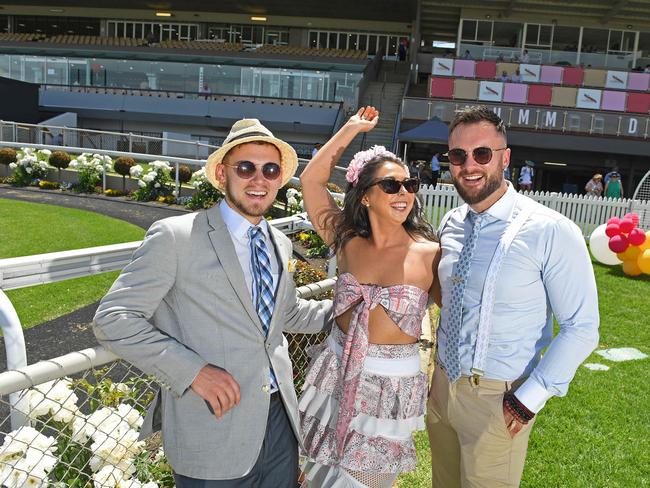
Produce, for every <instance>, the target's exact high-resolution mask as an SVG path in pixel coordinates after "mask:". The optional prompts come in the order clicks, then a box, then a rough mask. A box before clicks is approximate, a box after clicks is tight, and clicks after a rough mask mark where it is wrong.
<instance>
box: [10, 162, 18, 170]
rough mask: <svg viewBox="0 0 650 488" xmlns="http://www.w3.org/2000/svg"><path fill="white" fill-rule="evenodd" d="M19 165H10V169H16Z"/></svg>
mask: <svg viewBox="0 0 650 488" xmlns="http://www.w3.org/2000/svg"><path fill="white" fill-rule="evenodd" d="M17 167H18V165H17V164H16V163H9V169H16V168H17Z"/></svg>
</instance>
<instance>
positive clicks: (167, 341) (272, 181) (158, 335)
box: [94, 119, 332, 488]
mask: <svg viewBox="0 0 650 488" xmlns="http://www.w3.org/2000/svg"><path fill="white" fill-rule="evenodd" d="M296 167H297V156H296V152H295V151H294V150H293V148H292V147H291V146H290V145H289V144H287V143H286V142H284V141H281V140H279V139H277V138H275V137H274V136H273V134H272V133H271V132H270V131H269V130H268V129H267V128H266V127H264V126H263V125H262V124H261V123H260V122H259V121H258V120H257V119H243V120H240V121H238V122H236V123H235V124H234V125H233V127H232V129H231V131H230V134H228V137H227V138H226V140H225V141H224V145H223V146H222V147H221V148H220V149H218V150H217V151H215V152H214V153H213V154H212V155H210V157H209V158H208V162H207V164H206V168H205V171H206V176H207V178H208V179H209V181H210V182H211V183H212V184H213V185H214V186H215V187H216V188H217V189H219V190H221V191H222V192H224V194H225V198H224V199H223V200H222V201H221V203H220V204H219V205H218V206H215V207H213V208H211V209H209V210H207V211H201V212H197V213H192V214H186V215H183V216H179V217H172V218H168V219H164V220H161V221H158V222H156V223H154V224H153V225H152V226H151V228H150V229H149V231H148V232H147V234H146V236H145V239H144V242H143V244H142V246H141V247H140V248H139V249H138V250H137V251H135V253H134V255H133V259H132V261H131V263H130V264H128V265H127V266H126V267H125V268H124V270H123V271H122V274H121V275H120V276H119V278H118V279H117V281H116V282H115V283H114V284H113V286H112V288H111V289H110V290H109V292H108V294H107V295H106V296H105V297H104V299H103V300H102V301H101V303H100V305H99V309H98V310H97V313H96V315H95V324H94V330H95V334H96V336H97V338H98V340H99V342H100V343H101V344H102V345H104V346H106V347H107V348H108V349H110V350H111V351H113V352H114V353H115V354H117V355H119V356H121V357H123V358H125V359H127V360H128V361H131V362H132V363H133V364H134V365H136V366H137V367H138V368H140V369H142V371H144V372H146V373H148V374H152V375H154V376H155V377H156V378H157V379H158V381H159V383H160V384H161V386H162V388H161V394H160V395H159V398H157V399H156V400H155V401H154V403H153V406H152V407H151V408H150V413H149V415H148V418H147V421H146V422H145V423H152V422H153V421H154V420H153V419H154V417H155V416H156V415H155V414H154V413H159V412H160V413H161V414H162V419H161V421H162V432H163V442H164V450H165V454H166V456H167V458H168V460H169V462H170V464H171V466H172V468H173V469H174V474H175V479H176V486H178V487H181V488H183V487H199V486H200V487H204V488H208V487H211V488H223V487H235V486H236V487H269V488H270V487H273V488H276V487H287V488H289V487H291V488H294V487H295V486H296V481H297V479H298V442H299V441H298V439H299V438H300V436H299V434H298V428H297V425H298V419H297V412H298V407H297V400H296V395H295V392H294V386H293V373H292V368H291V362H290V360H289V354H288V345H287V341H286V339H285V338H284V336H283V335H282V331H283V330H285V331H291V332H308V333H315V332H320V331H321V330H323V329H325V328H327V327H328V326H329V325H330V323H331V320H332V316H331V301H329V300H326V301H322V302H318V301H307V300H302V299H298V298H297V296H296V292H295V288H294V285H293V280H292V276H291V271H292V269H290V267H291V266H290V264H291V263H292V261H291V260H290V257H291V253H292V246H291V242H290V241H289V239H288V238H287V237H286V236H284V234H282V233H281V232H279V231H278V230H276V229H274V228H273V227H271V226H270V225H268V223H267V222H266V220H265V219H264V213H265V212H266V211H267V210H268V209H269V207H270V206H271V205H272V203H273V201H274V200H275V197H276V195H277V192H278V190H279V188H280V187H281V186H283V185H284V184H286V183H287V182H288V181H289V179H290V178H291V177H292V176H293V174H294V172H295V170H296Z"/></svg>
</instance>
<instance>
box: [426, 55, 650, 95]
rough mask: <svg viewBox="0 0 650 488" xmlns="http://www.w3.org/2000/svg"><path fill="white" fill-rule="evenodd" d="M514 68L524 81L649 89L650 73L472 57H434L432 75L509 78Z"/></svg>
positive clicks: (639, 89) (607, 87)
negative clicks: (487, 59)
mask: <svg viewBox="0 0 650 488" xmlns="http://www.w3.org/2000/svg"><path fill="white" fill-rule="evenodd" d="M517 70H519V73H520V76H521V81H522V82H524V83H546V84H549V85H562V86H575V87H591V88H605V89H609V90H629V91H648V90H649V89H650V73H638V72H633V71H617V70H605V69H592V68H580V67H569V66H567V67H565V66H551V65H539V64H526V63H498V62H495V61H474V60H471V59H449V58H434V60H433V75H434V76H450V77H454V78H467V79H478V80H494V79H496V78H498V77H500V76H501V75H502V73H504V72H505V73H506V74H507V76H509V77H510V78H511V79H512V76H513V75H514V74H515V72H516V71H517ZM517 81H519V80H517Z"/></svg>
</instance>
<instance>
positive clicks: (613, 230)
mask: <svg viewBox="0 0 650 488" xmlns="http://www.w3.org/2000/svg"><path fill="white" fill-rule="evenodd" d="M620 233H621V228H620V227H619V225H618V224H607V227H605V235H606V236H607V237H614V236H617V235H619V234H620Z"/></svg>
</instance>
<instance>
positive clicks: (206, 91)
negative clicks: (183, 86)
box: [199, 83, 212, 100]
mask: <svg viewBox="0 0 650 488" xmlns="http://www.w3.org/2000/svg"><path fill="white" fill-rule="evenodd" d="M199 95H202V96H204V97H205V99H206V100H207V99H208V98H210V97H211V96H212V89H211V88H210V87H209V86H208V84H207V83H205V84H204V85H203V86H202V87H201V88H199Z"/></svg>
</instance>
